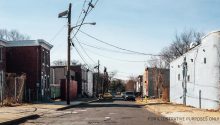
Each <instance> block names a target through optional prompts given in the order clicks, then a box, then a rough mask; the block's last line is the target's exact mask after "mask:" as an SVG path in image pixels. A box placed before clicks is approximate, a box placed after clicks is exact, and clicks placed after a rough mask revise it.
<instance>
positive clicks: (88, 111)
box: [22, 99, 175, 125]
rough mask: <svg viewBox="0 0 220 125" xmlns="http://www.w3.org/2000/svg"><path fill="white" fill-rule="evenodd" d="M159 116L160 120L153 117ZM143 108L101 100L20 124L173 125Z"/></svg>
mask: <svg viewBox="0 0 220 125" xmlns="http://www.w3.org/2000/svg"><path fill="white" fill-rule="evenodd" d="M155 118H160V120H158V119H155ZM161 119H163V117H161V116H157V115H155V114H154V113H151V112H149V111H148V110H146V109H144V108H143V105H138V104H135V103H134V102H131V101H123V100H118V99H114V100H101V101H98V102H94V103H89V104H82V105H79V106H76V107H74V108H70V109H66V110H63V111H54V112H48V113H45V114H43V115H42V116H41V117H40V118H38V119H35V120H28V121H26V122H25V123H22V125H33V124H34V125H44V124H51V125H56V124H57V125H175V124H174V123H171V122H169V121H167V120H161Z"/></svg>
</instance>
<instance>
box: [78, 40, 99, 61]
mask: <svg viewBox="0 0 220 125" xmlns="http://www.w3.org/2000/svg"><path fill="white" fill-rule="evenodd" d="M75 40H76V42H77V43H78V44H79V46H80V47H81V49H82V50H83V52H84V53H85V54H86V56H87V57H88V58H89V59H90V60H91V61H92V62H93V63H96V62H95V61H94V60H93V59H92V58H91V57H90V56H89V54H88V53H87V52H86V50H85V49H84V47H83V46H82V45H81V43H80V42H79V40H78V39H77V37H75Z"/></svg>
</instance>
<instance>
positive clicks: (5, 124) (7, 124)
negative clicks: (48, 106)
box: [0, 114, 40, 125]
mask: <svg viewBox="0 0 220 125" xmlns="http://www.w3.org/2000/svg"><path fill="white" fill-rule="evenodd" d="M39 117H40V115H38V114H33V115H28V116H24V117H21V118H18V119H13V120H10V121H5V122H2V123H0V125H14V124H19V123H23V122H25V121H27V120H30V119H37V118H39Z"/></svg>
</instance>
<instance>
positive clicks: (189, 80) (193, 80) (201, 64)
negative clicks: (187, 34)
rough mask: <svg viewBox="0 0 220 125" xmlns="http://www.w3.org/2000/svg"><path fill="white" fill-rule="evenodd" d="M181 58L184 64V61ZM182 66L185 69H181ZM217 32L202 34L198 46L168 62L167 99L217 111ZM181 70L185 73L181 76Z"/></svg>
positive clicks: (219, 56)
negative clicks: (203, 35) (202, 36)
mask: <svg viewBox="0 0 220 125" xmlns="http://www.w3.org/2000/svg"><path fill="white" fill-rule="evenodd" d="M184 58H185V63H183V62H184ZM183 66H186V70H183ZM219 67H220V31H217V32H211V33H209V34H208V35H206V36H205V37H204V38H203V39H202V41H201V44H199V45H197V46H195V45H193V44H191V50H190V51H188V52H187V53H185V54H184V55H182V56H181V57H179V58H177V59H175V60H174V61H172V62H171V63H170V100H171V102H175V103H183V98H184V96H183V95H184V93H183V89H184V87H185V84H184V81H186V90H187V91H186V105H191V106H194V107H201V108H204V109H219V108H220V84H219V79H220V68H219ZM183 71H186V73H184V74H185V75H183Z"/></svg>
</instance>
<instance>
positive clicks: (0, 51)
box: [0, 47, 3, 61]
mask: <svg viewBox="0 0 220 125" xmlns="http://www.w3.org/2000/svg"><path fill="white" fill-rule="evenodd" d="M2 55H3V53H2V47H0V61H2Z"/></svg>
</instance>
